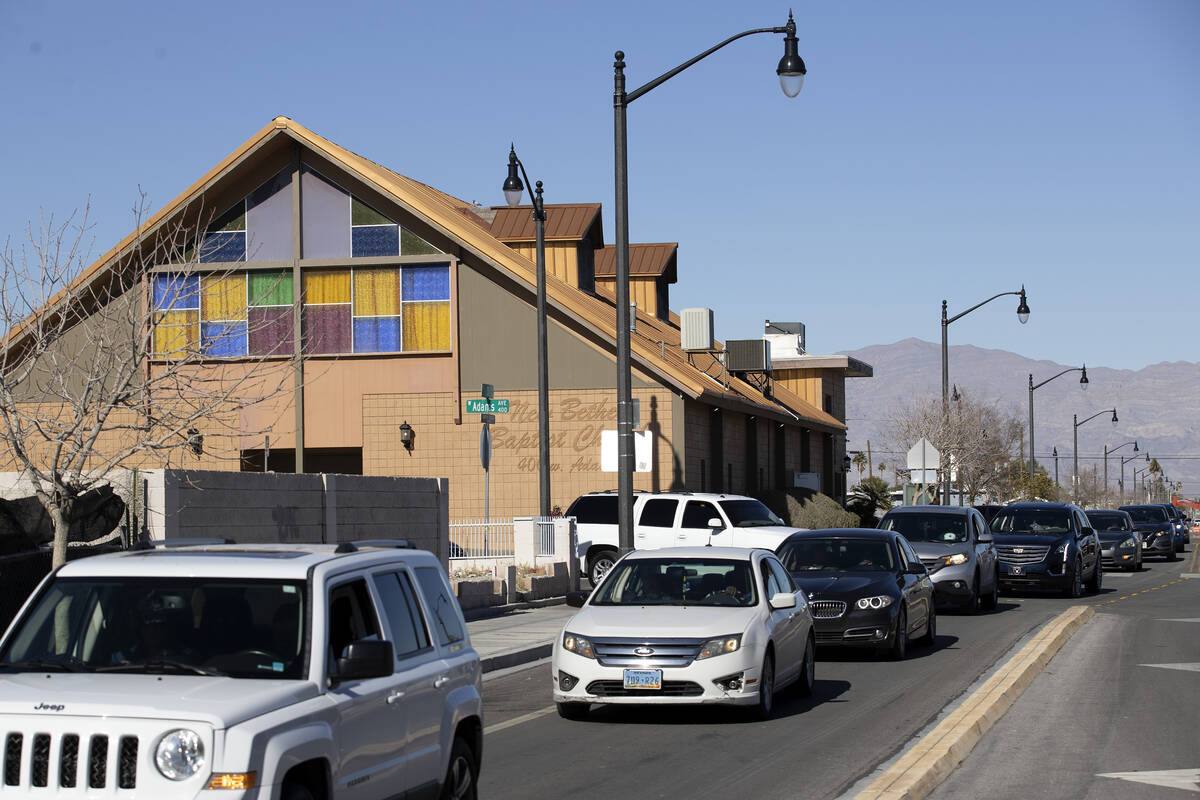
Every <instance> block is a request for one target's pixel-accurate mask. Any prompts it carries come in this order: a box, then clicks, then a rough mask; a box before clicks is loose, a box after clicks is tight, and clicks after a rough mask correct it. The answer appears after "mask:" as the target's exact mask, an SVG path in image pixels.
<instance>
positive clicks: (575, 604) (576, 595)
mask: <svg viewBox="0 0 1200 800" xmlns="http://www.w3.org/2000/svg"><path fill="white" fill-rule="evenodd" d="M591 596H592V593H591V592H567V605H569V606H570V607H571V608H583V604H584V603H586V602H587V599H588V598H589V597H591Z"/></svg>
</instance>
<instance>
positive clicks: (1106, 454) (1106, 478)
mask: <svg viewBox="0 0 1200 800" xmlns="http://www.w3.org/2000/svg"><path fill="white" fill-rule="evenodd" d="M1129 445H1133V452H1135V453H1136V452H1138V443H1137V439H1134V440H1133V441H1132V442H1125V443H1124V444H1119V445H1117V446H1116V447H1114V448H1113V449H1112V450H1109V449H1108V445H1107V444H1105V445H1104V493H1105V494H1108V454H1109V453H1115V452H1117V451H1118V450H1120V449H1121V448H1122V447H1127V446H1129Z"/></svg>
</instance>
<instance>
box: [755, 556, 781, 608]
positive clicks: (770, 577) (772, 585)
mask: <svg viewBox="0 0 1200 800" xmlns="http://www.w3.org/2000/svg"><path fill="white" fill-rule="evenodd" d="M758 566H759V569H761V570H762V578H763V594H765V595H766V598H767V600H770V599H771V598H772V597H774V596H775V595H777V594H779V593H780V592H782V591H783V589H782V588H781V587H780V586H779V581H777V580H775V573H773V572H771V565H770V564H768V563H767V560H766V559H765V558H764V559H763V560H762V561H760V562H758Z"/></svg>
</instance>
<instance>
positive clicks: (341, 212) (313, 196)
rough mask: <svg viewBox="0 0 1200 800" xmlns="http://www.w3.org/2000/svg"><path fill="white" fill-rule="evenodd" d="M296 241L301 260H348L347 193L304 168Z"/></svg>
mask: <svg viewBox="0 0 1200 800" xmlns="http://www.w3.org/2000/svg"><path fill="white" fill-rule="evenodd" d="M300 189H301V191H300V239H301V246H302V252H303V255H304V258H347V257H349V256H350V193H349V192H347V191H346V190H345V189H342V188H341V187H338V186H335V185H334V184H332V183H330V182H329V181H328V180H326V179H325V178H324V177H323V176H321V175H319V174H317V173H316V172H313V171H312V170H310V169H308V167H305V168H304V171H303V173H301V176H300Z"/></svg>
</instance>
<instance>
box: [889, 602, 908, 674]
mask: <svg viewBox="0 0 1200 800" xmlns="http://www.w3.org/2000/svg"><path fill="white" fill-rule="evenodd" d="M888 657H889V658H890V659H892V661H903V660H904V659H906V658H908V614H906V613H905V612H904V609H903V608H902V609H900V616H899V617H897V618H896V638H895V639H893V640H892V646H891V647H889V648H888Z"/></svg>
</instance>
